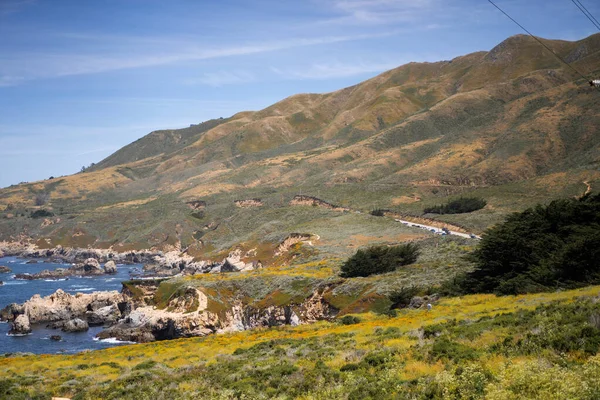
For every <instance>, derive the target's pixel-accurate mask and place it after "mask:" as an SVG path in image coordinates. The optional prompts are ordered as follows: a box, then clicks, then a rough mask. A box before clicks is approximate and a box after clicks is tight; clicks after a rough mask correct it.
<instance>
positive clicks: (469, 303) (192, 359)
mask: <svg viewBox="0 0 600 400" xmlns="http://www.w3.org/2000/svg"><path fill="white" fill-rule="evenodd" d="M599 289H600V287H589V288H584V289H580V290H574V291H564V292H557V293H545V294H535V295H523V296H516V297H513V296H507V297H496V296H493V295H473V296H464V297H460V298H447V299H442V300H441V301H440V302H439V303H437V304H436V305H435V306H434V308H433V309H432V310H431V311H430V312H427V311H424V310H401V311H399V313H398V315H397V316H396V317H393V318H390V317H387V316H379V315H376V314H372V313H367V314H362V315H360V318H359V319H358V320H354V319H353V321H352V322H353V323H351V324H340V323H330V322H319V323H316V324H312V325H301V326H298V327H278V328H271V329H258V330H253V331H246V332H238V333H229V334H223V335H212V336H208V337H204V338H192V339H179V340H173V341H166V342H158V343H151V344H139V345H130V346H122V347H116V348H111V349H107V350H99V351H95V352H88V353H80V354H76V355H45V356H13V357H6V358H3V359H0V367H1V368H0V393H3V395H5V396H8V397H6V398H36V397H35V396H41V397H39V398H46V396H49V395H53V396H66V397H72V398H77V399H87V398H107V399H108V398H124V399H127V398H150V397H154V398H167V397H168V398H172V399H185V398H237V397H240V396H242V395H245V396H248V397H250V398H273V397H277V396H280V397H282V398H305V399H309V398H333V399H338V398H339V399H349V398H368V397H369V396H371V397H373V396H376V397H377V398H398V397H397V396H398V395H399V394H400V393H408V394H412V396H413V397H411V398H424V397H425V396H430V397H429V398H442V396H443V393H454V396H455V397H456V398H464V397H465V396H469V397H470V398H483V396H484V395H485V396H487V398H518V396H519V395H523V393H527V394H528V395H529V398H543V396H544V395H547V394H548V393H550V392H549V391H554V394H555V395H556V394H559V393H560V395H563V394H565V393H571V397H570V398H582V399H583V398H589V397H585V391H582V390H584V389H585V388H588V389H589V390H591V389H594V390H597V389H598V388H599V386H598V384H599V382H598V381H597V379H596V378H597V376H598V375H597V372H598V371H599V370H598V368H599V367H600V358H598V356H596V355H595V354H596V353H597V348H596V347H593V342H587V343H592V347H589V346H588V347H586V342H585V341H584V342H582V341H573V340H570V339H569V335H571V334H575V335H579V337H590V338H591V337H592V336H590V335H592V334H594V335H597V334H598V327H594V326H593V325H590V322H589V321H590V320H589V319H586V318H588V317H589V316H591V315H598V313H599V312H600V310H599V309H598V306H597V305H595V304H594V303H592V302H591V301H590V299H592V298H593V297H595V296H596V294H597V293H598V290H599ZM534 310H535V311H534ZM348 318H349V317H348ZM348 318H346V319H348ZM586 326H589V327H590V328H585V329H587V331H589V332H590V333H589V334H585V335H583V336H582V334H581V333H577V332H575V331H573V329H583V328H584V327H586ZM594 329H595V330H594ZM587 331H586V332H587ZM532 332H534V333H533V336H532ZM560 338H563V339H561V340H564V341H563V342H561V341H560V340H559V339H560ZM561 343H565V345H569V346H570V347H563V346H564V345H563V344H561ZM586 349H587V350H586ZM528 371H537V372H536V374H535V375H534V374H532V373H531V372H528ZM557 374H558V376H561V377H564V379H566V381H565V382H557V381H556V379H554V378H553V376H556V375H557ZM529 379H533V380H532V381H529ZM150 380H151V381H152V385H148V382H149V381H150ZM577 387H579V388H583V389H581V390H579V391H576V390H575V389H574V388H577ZM2 390H3V391H4V392H2ZM394 393H396V395H394ZM428 393H429V394H428ZM502 393H504V395H503V397H497V396H500V394H502ZM400 398H402V397H400ZM444 398H446V397H444Z"/></svg>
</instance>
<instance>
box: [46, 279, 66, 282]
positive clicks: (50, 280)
mask: <svg viewBox="0 0 600 400" xmlns="http://www.w3.org/2000/svg"><path fill="white" fill-rule="evenodd" d="M67 280H68V279H66V278H62V279H44V282H61V281H67Z"/></svg>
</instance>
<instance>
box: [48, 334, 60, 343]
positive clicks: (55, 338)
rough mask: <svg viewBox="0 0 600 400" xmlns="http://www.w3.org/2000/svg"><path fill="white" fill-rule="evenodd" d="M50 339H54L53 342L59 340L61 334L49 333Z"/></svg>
mask: <svg viewBox="0 0 600 400" xmlns="http://www.w3.org/2000/svg"><path fill="white" fill-rule="evenodd" d="M50 340H54V341H55V342H60V341H61V340H62V336H60V335H51V336H50Z"/></svg>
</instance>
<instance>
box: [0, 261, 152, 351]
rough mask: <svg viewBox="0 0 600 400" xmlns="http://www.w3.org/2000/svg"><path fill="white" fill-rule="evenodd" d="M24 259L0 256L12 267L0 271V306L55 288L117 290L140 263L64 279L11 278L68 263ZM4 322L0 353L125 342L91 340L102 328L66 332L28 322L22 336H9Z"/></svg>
mask: <svg viewBox="0 0 600 400" xmlns="http://www.w3.org/2000/svg"><path fill="white" fill-rule="evenodd" d="M27 261H29V260H26V259H21V258H17V257H4V258H0V265H4V266H7V267H8V268H10V269H11V270H12V272H9V273H0V281H2V282H4V285H2V286H0V308H4V307H6V306H7V305H9V304H10V303H23V302H25V301H27V300H29V298H31V296H33V295H34V294H39V295H41V296H47V295H49V294H52V293H54V292H55V291H56V290H57V289H62V290H64V291H65V292H67V293H71V294H75V293H93V292H95V291H105V290H118V291H120V290H121V282H122V281H125V280H127V279H129V274H130V273H134V272H139V271H140V270H141V268H142V265H141V264H137V265H120V264H118V265H117V274H115V275H102V276H94V277H81V278H79V277H69V279H68V280H43V279H42V280H34V281H24V280H16V279H14V275H15V274H18V273H26V272H28V273H30V274H33V273H36V272H40V271H42V270H44V269H50V270H52V269H56V268H67V267H69V265H64V264H54V263H48V262H44V261H41V260H38V263H37V264H27ZM9 330H10V326H9V324H8V323H0V354H4V353H15V352H26V353H36V354H56V353H78V352H80V351H83V350H96V349H103V348H107V347H112V346H118V345H123V344H126V343H123V342H117V341H115V340H111V339H108V340H95V338H94V336H95V335H96V334H97V333H98V332H100V331H101V330H102V327H90V330H89V331H87V332H79V333H67V332H63V331H61V330H60V329H48V328H46V324H37V325H35V324H34V325H32V330H33V332H32V333H31V334H30V335H25V336H9V335H8V331H9ZM51 335H60V336H61V337H62V340H61V341H54V340H50V336H51Z"/></svg>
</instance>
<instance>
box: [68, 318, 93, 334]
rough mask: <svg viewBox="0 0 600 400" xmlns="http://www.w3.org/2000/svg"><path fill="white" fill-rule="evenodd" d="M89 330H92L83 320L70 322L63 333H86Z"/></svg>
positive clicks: (76, 319) (77, 319) (78, 319)
mask: <svg viewBox="0 0 600 400" xmlns="http://www.w3.org/2000/svg"><path fill="white" fill-rule="evenodd" d="M88 329H90V327H89V325H88V323H87V322H85V321H84V320H82V319H81V318H75V319H72V320H69V321H67V322H65V324H64V325H63V327H62V330H63V332H85V331H87V330H88Z"/></svg>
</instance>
